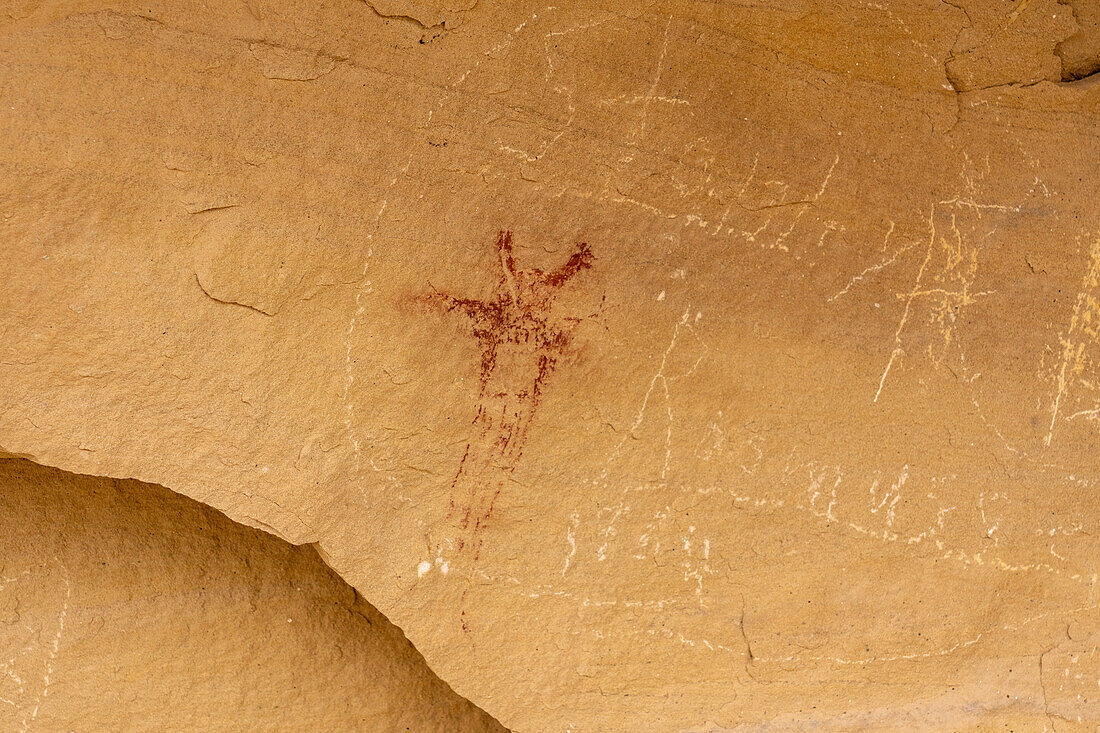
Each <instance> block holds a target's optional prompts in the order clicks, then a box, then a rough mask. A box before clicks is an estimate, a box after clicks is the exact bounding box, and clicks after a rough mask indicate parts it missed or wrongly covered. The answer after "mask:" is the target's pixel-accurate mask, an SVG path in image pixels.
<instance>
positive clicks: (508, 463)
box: [428, 231, 593, 559]
mask: <svg viewBox="0 0 1100 733" xmlns="http://www.w3.org/2000/svg"><path fill="white" fill-rule="evenodd" d="M496 248H497V254H498V257H499V261H500V270H501V275H500V280H499V281H498V283H497V286H496V288H495V289H494V292H493V296H492V297H491V298H490V299H487V300H473V299H468V298H455V297H452V296H450V295H446V294H444V293H433V294H432V295H430V296H428V300H429V301H430V302H432V303H434V304H436V305H438V306H441V307H443V308H444V309H446V311H447V312H454V313H460V314H462V315H463V316H465V318H466V319H467V320H468V322H469V325H470V327H471V328H472V331H473V335H474V336H475V337H476V338H477V341H478V344H479V346H480V349H481V372H480V377H479V379H480V383H479V386H478V404H477V413H476V415H475V417H474V420H473V434H472V435H471V437H470V440H469V442H468V443H467V445H466V450H465V453H464V454H463V457H462V461H461V463H460V464H459V467H458V471H457V472H456V474H455V477H454V479H453V481H452V482H451V496H450V504H449V508H448V514H447V521H446V525H447V530H446V533H445V536H444V537H443V539H442V540H441V542H442V543H446V544H449V545H450V547H447V548H439V547H437V552H440V551H441V550H445V549H449V550H451V551H453V552H457V553H463V552H471V553H472V554H473V557H474V559H476V558H477V555H478V552H479V550H480V548H481V538H480V530H481V529H483V528H484V526H485V523H486V522H487V521H488V519H489V518H490V517H492V515H493V507H494V505H495V503H496V500H497V497H499V496H500V493H501V491H503V489H504V487H505V485H506V484H507V481H508V478H509V476H510V474H511V473H512V472H513V471H515V468H516V466H517V465H518V463H519V461H520V458H521V457H522V456H523V449H524V445H525V443H526V440H527V432H528V430H529V428H530V425H531V421H532V420H533V418H534V416H535V411H536V409H537V408H538V404H539V398H540V395H541V392H542V389H543V388H544V386H545V383H546V380H547V378H548V377H549V375H550V373H551V372H552V371H553V370H554V367H555V365H556V363H557V360H558V359H559V358H560V357H561V355H562V354H563V352H564V350H565V348H566V347H567V346H568V344H569V341H570V338H571V337H572V333H573V329H574V328H575V327H576V325H577V323H578V322H579V321H580V320H581V319H579V318H564V317H559V318H556V319H554V318H552V315H551V312H550V311H551V306H552V304H553V301H554V299H555V298H556V297H557V295H558V293H560V292H561V289H562V287H563V286H565V284H566V283H567V282H569V281H570V280H571V279H572V278H573V277H574V276H575V275H576V274H577V273H578V272H580V271H581V270H584V269H587V268H589V267H591V264H592V260H593V256H592V251H591V249H589V247H588V245H587V244H585V243H581V244H578V245H577V246H576V249H575V250H574V251H573V252H572V254H570V256H569V259H568V260H566V262H565V263H564V264H563V265H561V266H560V267H558V268H556V269H554V270H538V269H520V268H518V267H516V262H515V258H514V256H513V253H512V233H511V232H506V231H502V232H500V235H499V236H498V237H497V241H496Z"/></svg>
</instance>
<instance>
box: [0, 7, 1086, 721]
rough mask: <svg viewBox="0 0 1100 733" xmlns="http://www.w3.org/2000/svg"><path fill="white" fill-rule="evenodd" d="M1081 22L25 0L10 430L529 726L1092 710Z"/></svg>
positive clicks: (9, 48)
mask: <svg viewBox="0 0 1100 733" xmlns="http://www.w3.org/2000/svg"><path fill="white" fill-rule="evenodd" d="M406 5H407V7H406ZM1095 23H1096V17H1095V13H1094V12H1093V11H1092V8H1091V3H1089V2H1086V1H1085V0H1073V2H1071V3H1070V4H1062V3H1059V2H1056V1H1055V0H1016V2H1012V3H1010V2H1004V1H1002V0H958V1H957V2H954V1H953V2H950V3H948V2H934V1H932V0H881V1H879V2H847V1H841V0H777V1H776V2H770V3H756V2H742V3H732V4H730V3H709V2H694V3H688V2H658V3H656V4H654V3H630V2H622V3H610V4H597V3H581V4H566V5H544V4H529V3H528V4H525V3H506V4H486V3H485V2H481V3H478V4H476V6H473V5H470V6H468V5H467V4H464V3H442V4H440V3H432V2H425V3H420V2H417V3H400V2H388V3H385V4H377V3H376V4H373V5H368V4H365V3H362V2H358V0H339V1H337V2H329V3H325V4H316V3H305V2H296V1H295V0H247V2H228V1H226V0H212V1H210V2H206V3H195V2H186V1H184V2H179V3H173V4H167V5H163V6H156V7H154V6H151V5H149V4H139V3H136V2H133V1H132V0H79V1H78V0H63V1H62V0H57V1H51V0H42V1H41V2H34V1H33V0H30V1H29V2H28V1H25V0H24V1H22V2H17V3H15V4H13V5H9V12H8V19H7V20H6V21H5V22H4V24H3V25H2V26H0V59H2V61H3V63H2V66H0V98H2V100H3V104H2V105H0V129H3V131H4V137H5V139H6V140H8V141H9V144H8V145H6V146H4V147H3V149H2V150H0V170H2V171H3V174H2V176H0V233H2V234H0V243H2V244H0V246H2V247H3V251H2V257H3V266H2V267H0V332H2V333H3V334H4V338H3V340H2V342H0V448H2V449H3V450H5V451H6V452H8V453H11V454H17V455H25V456H27V457H29V458H31V459H32V460H34V461H36V462H39V463H43V464H49V465H52V466H58V467H61V468H64V469H66V470H69V471H74V472H79V473H85V474H93V475H101V476H114V477H130V478H137V479H140V480H143V481H148V482H153V483H157V484H161V485H163V486H166V487H168V488H170V489H172V490H173V491H177V492H180V493H183V494H185V495H187V496H190V497H192V498H195V499H197V500H199V501H202V502H205V503H207V504H209V505H211V506H213V507H215V508H217V509H219V510H221V511H223V512H224V513H226V514H227V515H228V516H229V517H231V518H233V519H235V520H237V521H239V522H244V523H248V524H251V525H253V526H256V527H261V528H264V529H267V530H268V531H270V532H273V533H275V534H277V535H279V536H280V537H283V538H285V539H287V540H289V541H291V542H293V543H315V544H316V546H317V548H318V550H319V551H320V552H321V554H322V556H323V557H324V559H325V560H326V562H327V563H328V564H329V565H330V566H331V567H332V568H333V569H334V570H335V571H336V572H337V573H339V574H340V575H341V576H342V577H343V578H344V579H346V580H347V581H348V582H349V583H350V584H352V585H353V586H354V587H355V588H356V589H357V590H359V591H360V592H361V593H362V594H363V596H364V597H365V598H366V599H367V600H369V601H370V602H371V603H372V604H374V605H375V606H376V607H377V608H378V609H379V610H380V611H381V612H382V613H384V614H385V615H386V616H387V617H388V618H389V619H390V620H392V621H393V622H394V623H395V624H396V625H397V626H399V627H400V628H401V629H402V630H404V632H405V633H406V634H407V635H408V637H409V639H410V640H411V641H412V642H413V643H414V644H415V645H416V647H417V648H418V649H419V650H420V651H421V652H422V653H423V654H424V657H425V659H426V660H427V662H428V664H429V665H430V666H431V668H432V669H433V670H435V671H436V672H437V673H438V674H439V675H440V677H442V678H443V679H444V680H445V681H447V682H448V683H449V684H451V685H452V686H453V687H454V688H455V690H456V691H457V692H458V693H459V694H461V695H463V696H466V697H468V698H469V699H470V700H471V701H472V702H474V703H475V704H477V705H479V706H481V707H483V708H484V709H485V710H486V711H487V712H489V713H490V714H492V715H494V716H496V717H497V718H498V719H499V720H500V721H501V722H502V723H503V724H505V725H507V726H508V727H510V728H514V729H516V730H519V731H550V730H558V731H560V730H574V731H616V730H621V731H638V730H669V731H672V730H684V729H690V730H724V729H734V730H736V729H738V726H748V727H749V728H748V729H753V728H752V726H769V725H770V726H773V727H775V728H780V729H790V728H796V729H797V728H800V727H814V726H833V727H836V728H843V729H852V728H859V727H869V728H875V729H885V728H890V727H895V728H898V729H902V730H912V729H914V728H933V729H934V728H951V729H957V728H965V727H967V726H972V727H973V726H997V725H1007V726H1009V727H1012V728H1015V729H1041V728H1043V727H1044V726H1051V725H1052V726H1057V727H1058V729H1059V730H1062V729H1063V728H1065V729H1071V726H1077V725H1081V726H1095V725H1096V723H1097V722H1098V721H1100V702H1098V699H1097V692H1098V687H1097V678H1098V671H1100V670H1098V666H1100V660H1098V658H1097V651H1096V649H1097V643H1098V638H1100V637H1098V636H1097V634H1098V633H1100V624H1098V622H1097V618H1098V615H1097V611H1098V606H1097V602H1096V600H1095V587H1096V581H1097V574H1098V573H1100V570H1098V568H1097V563H1096V558H1097V550H1098V547H1097V542H1098V539H1097V538H1098V537H1100V534H1098V533H1097V531H1096V530H1097V527H1096V524H1097V520H1098V518H1100V510H1098V509H1097V506H1096V497H1097V492H1098V490H1100V488H1098V481H1100V473H1098V468H1100V459H1098V455H1100V454H1098V453H1097V451H1096V450H1095V446H1096V441H1097V436H1098V432H1097V423H1096V421H1095V418H1096V417H1097V416H1098V415H1100V381H1098V369H1100V346H1098V334H1097V325H1096V323H1097V319H1098V318H1100V207H1098V206H1097V182H1098V176H1100V81H1098V79H1100V76H1098V75H1090V72H1089V71H1088V69H1089V68H1092V66H1091V64H1092V63H1093V60H1095V59H1096V58H1100V49H1098V48H1097V46H1096V45H1095V39H1096V25H1095ZM1090 39H1092V40H1090Z"/></svg>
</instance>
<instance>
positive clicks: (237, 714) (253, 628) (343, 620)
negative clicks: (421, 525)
mask: <svg viewBox="0 0 1100 733" xmlns="http://www.w3.org/2000/svg"><path fill="white" fill-rule="evenodd" d="M0 519H2V521H3V526H4V528H5V530H4V538H3V540H2V543H0V548H2V549H3V567H2V574H0V575H2V577H0V648H2V649H3V650H4V655H3V659H2V660H0V727H2V728H3V730H5V731H20V730H24V731H25V730H64V731H71V730H88V731H95V730H225V731H233V730H372V731H395V732H396V731H409V730H415V731H441V732H443V731H446V732H447V733H450V732H451V731H469V732H470V733H474V732H476V733H482V732H487V731H502V730H503V728H501V727H500V726H499V724H496V723H495V722H494V721H492V720H491V719H490V718H489V717H488V716H487V715H485V714H484V713H483V712H481V711H479V710H477V709H476V708H475V707H473V706H472V705H470V703H469V702H467V701H466V700H463V699H461V698H459V697H458V696H457V695H455V694H454V692H453V691H451V690H450V689H448V688H447V686H446V685H445V684H444V683H443V682H441V681H440V680H439V678H438V677H436V676H435V675H434V674H432V673H431V671H430V670H429V669H428V668H427V667H426V665H425V664H424V660H423V659H422V658H421V657H420V655H419V654H417V652H416V650H415V649H413V648H412V646H411V645H410V644H409V642H408V640H406V639H405V638H404V637H403V636H402V635H401V632H400V630H399V629H397V628H395V627H394V626H393V625H392V624H390V623H389V622H388V621H386V619H385V618H384V617H383V616H382V615H381V614H379V613H378V611H376V610H375V609H374V608H372V607H371V606H370V605H369V604H367V603H365V602H364V601H363V600H362V599H361V598H359V597H358V596H357V595H356V593H355V591H354V590H353V589H351V588H350V587H349V586H348V585H347V584H346V583H344V582H343V581H341V580H340V579H339V578H337V577H336V576H335V574H334V573H333V572H332V571H331V570H330V569H328V568H327V567H325V565H324V563H322V562H321V560H320V558H318V557H317V554H316V553H315V552H313V551H312V550H310V549H309V548H306V547H293V546H291V545H288V544H287V543H285V542H283V541H281V540H278V539H276V538H274V537H271V536H270V535H266V534H264V533H262V532H259V531H257V530H254V529H250V528H248V527H242V526H240V525H237V524H234V523H233V522H230V521H229V520H228V519H226V518H225V517H224V516H222V515H220V514H219V513H218V512H216V511H214V510H213V509H210V508H209V507H204V506H202V505H201V504H198V503H196V502H194V501H191V500H190V499H186V498H184V497H181V496H178V495H176V494H173V493H171V492H170V491H167V490H166V489H163V488H161V487H159V486H150V485H148V484H142V483H140V482H137V481H119V480H116V479H106V478H99V477H88V476H74V475H72V474H68V473H65V472H63V471H59V470H57V469H51V468H43V467H41V466H36V465H34V464H32V463H29V462H27V461H23V460H18V459H16V460H12V459H3V460H0Z"/></svg>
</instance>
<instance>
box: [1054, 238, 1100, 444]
mask: <svg viewBox="0 0 1100 733" xmlns="http://www.w3.org/2000/svg"><path fill="white" fill-rule="evenodd" d="M1097 286H1100V238H1097V240H1096V241H1095V242H1094V243H1093V245H1092V247H1091V249H1090V251H1089V268H1088V271H1087V272H1086V273H1085V277H1084V279H1083V280H1082V282H1081V290H1080V292H1079V293H1078V294H1077V300H1076V301H1075V302H1074V304H1073V315H1072V316H1071V317H1070V321H1069V328H1067V329H1066V332H1065V334H1060V335H1059V336H1058V343H1059V346H1060V347H1061V350H1062V351H1061V354H1059V366H1058V368H1057V369H1056V373H1055V375H1054V394H1053V396H1052V397H1051V400H1050V426H1049V428H1048V429H1047V435H1046V438H1044V439H1043V445H1045V446H1049V445H1050V441H1051V438H1053V437H1054V427H1055V424H1056V423H1057V421H1058V414H1059V411H1060V410H1061V408H1062V403H1063V402H1064V401H1065V399H1066V396H1067V392H1068V390H1069V388H1070V387H1072V386H1073V385H1074V384H1075V383H1076V382H1077V381H1078V380H1080V379H1081V377H1082V375H1084V374H1085V372H1086V371H1087V369H1088V367H1090V366H1091V364H1092V360H1091V359H1090V358H1089V353H1088V352H1089V347H1091V346H1093V345H1095V344H1096V342H1097V340H1100V298H1098V297H1097ZM1098 412H1100V407H1096V408H1093V409H1091V410H1081V411H1079V412H1076V413H1074V414H1072V415H1070V416H1069V417H1068V418H1064V419H1066V420H1072V419H1073V418H1075V417H1077V416H1079V415H1083V416H1086V417H1089V418H1095V417H1096V415H1097V413H1098Z"/></svg>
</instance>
